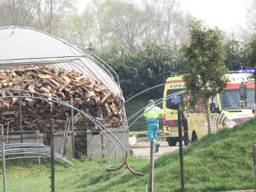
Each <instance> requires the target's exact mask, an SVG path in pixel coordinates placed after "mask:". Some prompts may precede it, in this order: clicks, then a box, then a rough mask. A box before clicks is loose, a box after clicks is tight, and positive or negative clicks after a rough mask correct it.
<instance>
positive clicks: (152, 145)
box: [148, 141, 155, 192]
mask: <svg viewBox="0 0 256 192" xmlns="http://www.w3.org/2000/svg"><path fill="white" fill-rule="evenodd" d="M154 148H155V142H154V141H150V164H149V184H148V192H154V164H155V162H154V161H155V160H154V158H155V157H154V156H155V155H154Z"/></svg>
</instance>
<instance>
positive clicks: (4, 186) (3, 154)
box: [1, 125, 6, 192]
mask: <svg viewBox="0 0 256 192" xmlns="http://www.w3.org/2000/svg"><path fill="white" fill-rule="evenodd" d="M1 132H2V169H3V192H6V167H5V151H4V150H5V148H4V126H3V125H1Z"/></svg>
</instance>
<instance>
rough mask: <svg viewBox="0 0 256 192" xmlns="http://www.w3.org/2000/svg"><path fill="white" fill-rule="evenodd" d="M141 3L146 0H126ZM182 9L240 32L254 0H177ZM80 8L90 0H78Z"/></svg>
mask: <svg viewBox="0 0 256 192" xmlns="http://www.w3.org/2000/svg"><path fill="white" fill-rule="evenodd" d="M126 1H128V2H131V1H132V2H136V3H137V4H140V2H143V1H144V0H126ZM155 1H156V2H157V0H155ZM177 1H178V2H179V5H180V9H181V10H183V11H185V12H189V13H190V14H191V15H192V16H194V17H196V18H199V19H201V20H202V21H204V22H205V23H206V24H207V25H209V26H211V27H214V26H217V27H219V28H220V29H222V30H224V31H226V32H229V33H239V31H240V30H241V28H242V29H247V28H248V19H247V12H248V9H249V7H250V4H251V2H252V0H177ZM77 2H78V3H77V5H78V8H79V9H80V10H81V9H83V8H84V7H85V4H86V2H88V0H77Z"/></svg>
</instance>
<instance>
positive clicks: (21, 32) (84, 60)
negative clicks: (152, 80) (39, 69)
mask: <svg viewBox="0 0 256 192" xmlns="http://www.w3.org/2000/svg"><path fill="white" fill-rule="evenodd" d="M98 61H99V60H98V59H96V58H95V57H92V56H91V55H90V54H88V53H84V52H83V51H82V50H80V49H78V48H77V47H75V46H72V45H71V44H69V43H67V42H66V41H64V40H62V39H59V38H56V37H54V36H51V35H49V34H46V33H44V32H40V31H37V30H33V29H29V28H21V27H13V26H11V27H6V28H0V68H10V67H12V68H13V67H18V66H25V65H29V66H38V65H43V64H53V65H54V66H56V67H59V68H63V69H65V70H75V71H79V72H82V73H85V74H87V75H88V76H91V77H93V78H95V79H97V80H98V81H100V82H102V83H103V84H104V85H105V86H106V87H107V88H108V89H109V90H110V91H112V92H113V93H114V94H115V95H119V96H122V91H121V89H120V86H119V84H118V83H117V82H116V81H115V77H116V78H117V79H118V76H117V75H116V73H115V72H114V71H113V70H112V68H111V67H109V66H108V65H106V64H102V63H100V62H98Z"/></svg>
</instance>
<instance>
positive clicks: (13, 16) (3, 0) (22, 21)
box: [0, 0, 72, 33]
mask: <svg viewBox="0 0 256 192" xmlns="http://www.w3.org/2000/svg"><path fill="white" fill-rule="evenodd" d="M69 7H71V8H72V1H71V0H0V25H1V26H7V25H16V26H32V27H37V28H39V29H42V30H44V31H47V32H50V33H52V32H56V31H57V29H58V26H59V25H60V24H61V21H62V20H63V16H64V15H65V14H66V13H67V12H68V9H69Z"/></svg>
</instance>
